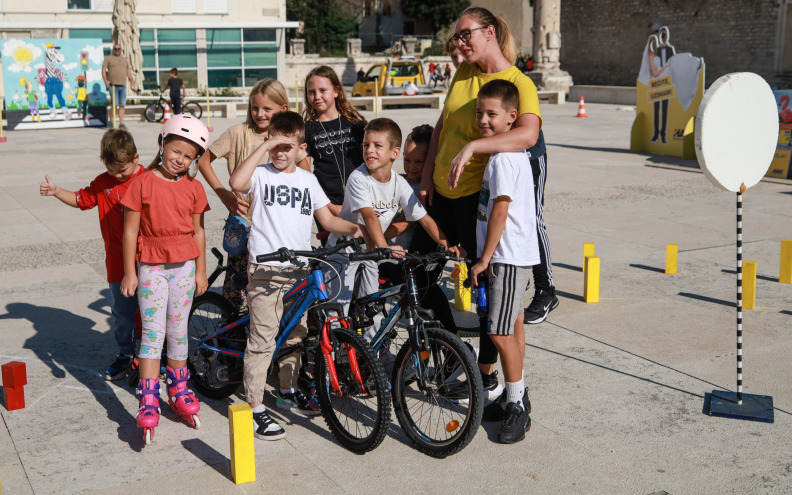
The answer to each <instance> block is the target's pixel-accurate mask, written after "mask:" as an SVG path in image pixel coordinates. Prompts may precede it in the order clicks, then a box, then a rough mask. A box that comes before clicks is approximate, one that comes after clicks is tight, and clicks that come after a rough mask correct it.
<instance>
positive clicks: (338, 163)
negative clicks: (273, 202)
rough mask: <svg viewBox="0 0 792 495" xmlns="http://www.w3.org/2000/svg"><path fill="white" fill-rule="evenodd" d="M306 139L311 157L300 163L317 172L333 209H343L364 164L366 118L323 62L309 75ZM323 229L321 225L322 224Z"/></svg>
mask: <svg viewBox="0 0 792 495" xmlns="http://www.w3.org/2000/svg"><path fill="white" fill-rule="evenodd" d="M305 102H306V105H305V110H304V111H303V117H304V118H305V142H306V143H307V144H308V149H307V151H308V157H307V158H306V159H305V160H303V161H302V162H301V163H300V166H301V167H302V168H304V169H305V170H308V171H309V172H310V171H311V162H313V173H314V175H316V178H317V180H318V181H319V185H321V186H322V189H323V190H324V192H325V194H327V197H328V198H329V199H330V205H329V207H330V211H332V212H333V214H334V215H336V216H337V215H338V214H339V213H340V212H341V205H342V204H343V202H344V192H345V190H346V181H347V178H348V177H349V174H351V173H352V172H353V171H354V170H355V169H356V168H357V167H359V166H360V165H362V164H363V148H362V144H363V128H364V127H365V125H366V119H364V118H363V116H361V115H360V114H359V113H358V112H357V110H355V109H354V108H352V105H350V103H349V101H348V100H347V99H346V95H345V94H344V88H343V87H342V86H341V81H340V80H339V79H338V75H336V73H335V71H334V70H333V69H332V68H330V67H328V66H326V65H322V66H320V67H316V68H315V69H313V70H311V72H309V73H308V75H307V76H306V77H305ZM320 229H321V225H320Z"/></svg>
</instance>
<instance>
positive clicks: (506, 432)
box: [498, 402, 531, 443]
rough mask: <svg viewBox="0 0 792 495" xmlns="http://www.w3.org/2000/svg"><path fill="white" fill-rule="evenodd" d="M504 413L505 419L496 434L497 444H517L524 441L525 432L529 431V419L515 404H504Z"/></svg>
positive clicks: (526, 413)
mask: <svg viewBox="0 0 792 495" xmlns="http://www.w3.org/2000/svg"><path fill="white" fill-rule="evenodd" d="M505 413H506V417H505V418H504V419H503V424H501V427H500V431H499V432H498V442H500V443H517V442H519V441H520V440H522V439H524V438H525V432H526V431H528V430H529V429H531V417H530V416H529V415H528V411H526V410H525V409H523V408H522V407H520V404H519V403H517V402H509V403H508V404H506V411H505Z"/></svg>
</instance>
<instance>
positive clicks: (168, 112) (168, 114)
mask: <svg viewBox="0 0 792 495" xmlns="http://www.w3.org/2000/svg"><path fill="white" fill-rule="evenodd" d="M584 117H585V115H584ZM170 118H171V109H170V105H168V103H167V102H165V115H163V117H162V123H163V124H164V123H165V122H167V121H168V120H170Z"/></svg>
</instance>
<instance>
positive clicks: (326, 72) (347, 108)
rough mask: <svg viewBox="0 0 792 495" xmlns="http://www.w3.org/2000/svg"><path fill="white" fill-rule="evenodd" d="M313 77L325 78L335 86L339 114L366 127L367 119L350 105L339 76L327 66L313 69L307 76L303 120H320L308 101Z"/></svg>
mask: <svg viewBox="0 0 792 495" xmlns="http://www.w3.org/2000/svg"><path fill="white" fill-rule="evenodd" d="M312 77H324V78H326V79H327V80H329V81H330V84H331V85H332V86H333V89H335V90H336V91H337V92H338V96H336V98H335V106H336V110H338V113H340V114H341V115H343V116H344V117H345V118H346V119H347V120H348V121H350V122H351V123H353V124H360V125H365V123H366V119H365V118H363V116H362V115H360V113H358V111H357V110H355V108H354V107H353V106H352V104H350V103H349V100H347V98H346V94H345V93H344V87H343V86H342V85H341V80H340V79H338V74H336V72H335V71H334V70H333V68H332V67H328V66H327V65H320V66H319V67H314V68H313V69H311V72H309V73H308V75H307V76H305V84H304V85H303V94H304V97H305V108H304V109H303V118H304V119H305V121H306V122H309V121H312V120H319V115H317V113H316V110H315V109H314V107H313V105H311V103H310V102H309V101H308V81H310V80H311V78H312Z"/></svg>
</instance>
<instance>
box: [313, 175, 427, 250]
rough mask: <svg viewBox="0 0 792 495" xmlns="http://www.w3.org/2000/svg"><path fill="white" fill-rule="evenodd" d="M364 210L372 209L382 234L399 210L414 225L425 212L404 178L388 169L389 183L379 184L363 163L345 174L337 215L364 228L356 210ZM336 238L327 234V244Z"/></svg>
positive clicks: (330, 243)
mask: <svg viewBox="0 0 792 495" xmlns="http://www.w3.org/2000/svg"><path fill="white" fill-rule="evenodd" d="M367 207H368V208H373V209H374V213H375V214H376V215H377V218H378V219H379V222H380V226H381V227H382V232H385V229H387V228H388V226H389V225H390V224H391V222H392V221H393V218H394V217H395V216H396V214H397V213H398V212H399V210H400V209H401V210H402V211H403V212H404V217H405V218H406V219H407V220H408V221H410V222H417V221H418V220H420V219H421V218H423V217H424V215H426V210H425V209H424V207H423V205H422V204H421V202H420V201H419V200H418V197H417V196H416V195H415V193H413V189H412V187H410V184H408V183H407V180H405V179H404V177H402V176H400V175H399V174H397V173H396V172H394V171H393V170H391V176H390V180H389V181H388V182H380V181H378V180H376V179H374V178H373V177H371V175H369V171H368V168H366V165H365V164H364V165H361V166H359V167H358V168H356V169H355V171H354V172H352V173H351V174H350V175H349V179H348V180H347V189H346V196H344V204H343V205H342V206H341V214H340V215H339V216H340V217H341V218H343V219H344V220H348V221H350V222H352V223H356V224H360V225H364V222H363V216H362V215H361V214H360V209H361V208H367ZM338 237H339V236H338V235H336V234H330V237H329V238H328V240H327V243H328V245H329V246H334V245H335V243H336V240H338ZM350 249H351V248H350Z"/></svg>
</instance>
